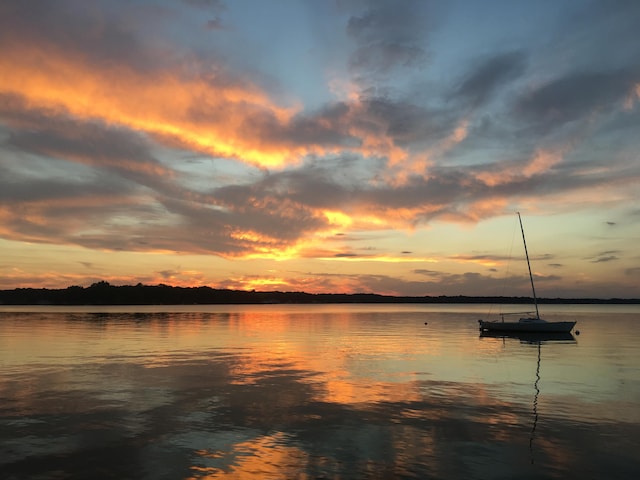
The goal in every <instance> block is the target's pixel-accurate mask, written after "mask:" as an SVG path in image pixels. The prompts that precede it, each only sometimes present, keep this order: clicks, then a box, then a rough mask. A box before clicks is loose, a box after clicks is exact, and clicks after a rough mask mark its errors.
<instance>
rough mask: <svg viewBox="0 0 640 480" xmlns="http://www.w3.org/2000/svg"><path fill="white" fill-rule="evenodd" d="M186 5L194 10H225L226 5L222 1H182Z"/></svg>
mask: <svg viewBox="0 0 640 480" xmlns="http://www.w3.org/2000/svg"><path fill="white" fill-rule="evenodd" d="M182 1H183V2H184V3H186V4H187V5H190V6H192V7H196V8H204V9H212V10H216V11H219V10H226V9H227V4H226V2H225V1H224V0H182Z"/></svg>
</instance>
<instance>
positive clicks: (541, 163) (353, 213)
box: [0, 0, 640, 298]
mask: <svg viewBox="0 0 640 480" xmlns="http://www.w3.org/2000/svg"><path fill="white" fill-rule="evenodd" d="M638 25H640V2H638V1H634V0H629V1H624V0H619V1H618V0H611V1H604V0H603V1H588V0H575V1H570V0H567V1H562V2H557V1H546V0H540V1H524V0H523V1H518V0H515V1H514V0H505V1H497V0H483V1H473V0H469V1H448V0H447V1H444V0H442V1H406V0H405V1H379V0H375V1H367V0H344V1H341V0H335V1H329V0H327V1H321V0H313V1H312V0H308V1H301V0H265V1H259V0H251V1H249V0H234V1H232V0H226V1H223V0H147V1H143V0H138V1H135V0H103V1H86V0H56V1H51V0H4V1H2V2H0V252H1V254H0V289H9V288H16V287H38V288H39V287H49V288H64V287H67V286H69V285H84V286H88V285H90V284H91V283H93V282H96V281H98V280H106V281H108V282H110V283H112V284H116V285H120V284H137V283H139V282H141V283H145V284H158V283H164V284H168V285H181V286H198V285H208V286H211V287H215V288H233V289H248V290H252V289H255V290H281V291H307V292H336V293H337V292H346V293H355V292H374V293H380V294H392V295H529V294H530V285H529V279H528V274H527V270H526V262H524V250H523V248H522V239H521V237H520V230H519V226H518V223H517V222H518V220H517V216H516V214H515V212H516V211H520V212H521V213H522V216H523V222H524V227H525V231H526V234H527V246H528V247H529V253H530V256H531V261H532V269H533V271H534V275H535V280H536V288H537V293H538V295H539V296H543V297H601V298H609V297H640V248H639V247H638V245H639V244H640V202H639V201H638V200H639V197H640V60H639V59H640V33H639V32H638Z"/></svg>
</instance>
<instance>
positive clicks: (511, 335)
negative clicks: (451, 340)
mask: <svg viewBox="0 0 640 480" xmlns="http://www.w3.org/2000/svg"><path fill="white" fill-rule="evenodd" d="M480 338H502V339H503V341H506V339H513V340H519V341H520V343H521V344H529V345H537V347H538V359H537V363H536V379H535V382H534V384H533V388H534V390H535V395H534V397H533V408H532V412H533V424H532V426H531V434H530V436H529V454H530V456H531V463H532V464H533V463H535V462H534V456H533V439H534V437H535V434H536V427H537V426H538V397H539V396H540V385H539V384H540V360H541V346H542V345H543V344H546V343H550V342H554V343H576V339H575V337H574V336H573V334H572V333H570V332H492V331H481V332H480Z"/></svg>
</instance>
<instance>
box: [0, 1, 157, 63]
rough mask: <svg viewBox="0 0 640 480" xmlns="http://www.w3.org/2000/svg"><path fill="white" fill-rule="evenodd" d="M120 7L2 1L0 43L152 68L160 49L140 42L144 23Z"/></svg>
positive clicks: (89, 61)
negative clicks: (137, 20)
mask: <svg viewBox="0 0 640 480" xmlns="http://www.w3.org/2000/svg"><path fill="white" fill-rule="evenodd" d="M118 4H120V2H116V3H114V4H113V7H117V6H118ZM123 13H124V11H120V10H119V9H118V8H112V9H111V11H109V9H106V8H93V7H92V5H91V3H87V2H83V1H77V0H63V1H57V2H49V1H47V0H24V1H9V2H1V4H0V45H2V44H4V45H5V47H7V48H9V47H10V48H13V47H15V46H20V47H25V46H32V47H34V48H38V49H41V50H42V51H43V52H47V51H49V52H56V53H58V52H64V54H65V55H67V56H70V57H72V58H75V59H78V60H82V61H84V62H86V63H87V64H93V65H109V64H114V65H115V64H118V65H122V64H123V63H124V64H127V65H128V67H129V68H133V69H136V70H145V71H150V70H155V69H156V67H157V65H159V64H160V65H161V64H163V63H164V61H163V60H162V55H160V52H159V51H157V50H156V51H155V53H154V49H151V48H149V47H150V45H148V44H145V43H144V42H142V40H141V38H142V37H141V35H139V32H138V31H137V30H138V29H139V28H141V27H142V26H143V25H144V23H138V24H136V17H134V16H132V15H129V16H126V15H124V14H123ZM128 13H129V14H130V13H131V12H130V11H129V12H128ZM146 15H148V16H151V15H153V12H152V11H151V10H149V11H147V12H146ZM141 16H143V17H144V15H141ZM147 22H148V17H147ZM0 52H2V47H0ZM166 53H167V52H166V51H165V52H164V56H165V57H166Z"/></svg>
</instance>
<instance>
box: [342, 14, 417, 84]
mask: <svg viewBox="0 0 640 480" xmlns="http://www.w3.org/2000/svg"><path fill="white" fill-rule="evenodd" d="M428 27H429V23H428V22H427V19H426V12H425V4H424V3H423V2H418V1H403V2H389V1H372V2H367V3H366V7H365V10H364V11H361V12H359V13H357V14H354V15H353V16H351V18H350V19H349V22H348V24H347V33H348V35H349V36H350V37H351V38H353V39H354V41H355V42H356V45H357V47H356V50H355V52H354V53H353V54H352V56H351V58H350V61H349V64H350V67H351V68H352V70H353V71H354V72H355V73H357V74H359V75H365V76H368V75H373V76H374V77H375V76H377V75H380V74H383V75H384V74H387V73H389V72H391V71H392V70H394V69H396V68H402V67H405V68H406V67H415V66H421V65H423V64H424V63H425V61H426V59H427V52H426V50H425V47H424V39H425V37H426V33H427V32H428Z"/></svg>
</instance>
